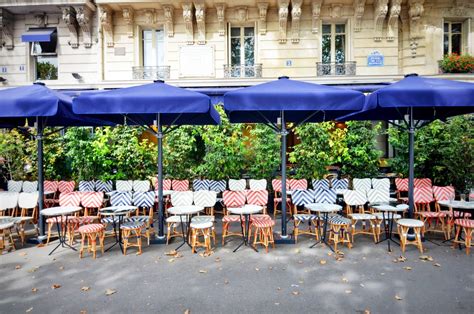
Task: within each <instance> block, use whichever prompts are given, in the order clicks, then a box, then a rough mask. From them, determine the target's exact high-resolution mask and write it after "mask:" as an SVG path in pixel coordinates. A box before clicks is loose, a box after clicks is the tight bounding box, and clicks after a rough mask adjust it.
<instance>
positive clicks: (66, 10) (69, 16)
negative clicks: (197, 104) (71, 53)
mask: <svg viewBox="0 0 474 314" xmlns="http://www.w3.org/2000/svg"><path fill="white" fill-rule="evenodd" d="M61 11H62V14H63V16H62V19H63V22H64V24H66V26H67V28H68V30H69V45H70V46H71V47H72V48H78V47H79V35H78V33H77V28H78V23H77V20H76V10H75V9H74V8H73V7H63V8H62V9H61Z"/></svg>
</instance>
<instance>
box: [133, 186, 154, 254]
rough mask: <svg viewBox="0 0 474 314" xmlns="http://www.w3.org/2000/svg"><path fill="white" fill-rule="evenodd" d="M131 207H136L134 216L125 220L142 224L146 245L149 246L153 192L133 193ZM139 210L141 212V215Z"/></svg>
mask: <svg viewBox="0 0 474 314" xmlns="http://www.w3.org/2000/svg"><path fill="white" fill-rule="evenodd" d="M133 205H134V206H137V212H136V215H135V216H132V217H130V218H128V219H127V220H128V221H133V222H143V223H144V224H145V237H146V238H147V242H148V245H150V239H151V232H152V230H153V228H152V227H151V226H152V224H153V209H154V206H155V191H148V192H134V193H133ZM140 210H142V214H141V215H140Z"/></svg>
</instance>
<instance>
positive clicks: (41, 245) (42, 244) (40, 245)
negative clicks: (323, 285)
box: [36, 243, 46, 247]
mask: <svg viewBox="0 0 474 314" xmlns="http://www.w3.org/2000/svg"><path fill="white" fill-rule="evenodd" d="M45 246H46V245H45V244H44V243H40V244H38V245H36V247H45Z"/></svg>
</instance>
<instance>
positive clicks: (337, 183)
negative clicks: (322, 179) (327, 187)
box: [331, 179, 349, 190]
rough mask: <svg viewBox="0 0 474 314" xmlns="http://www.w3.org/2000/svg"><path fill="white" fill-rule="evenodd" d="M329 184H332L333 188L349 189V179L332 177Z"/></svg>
mask: <svg viewBox="0 0 474 314" xmlns="http://www.w3.org/2000/svg"><path fill="white" fill-rule="evenodd" d="M331 184H332V188H333V189H334V190H347V189H349V180H348V179H332V180H331Z"/></svg>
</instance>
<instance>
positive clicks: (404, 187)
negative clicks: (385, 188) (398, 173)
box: [395, 178, 408, 192]
mask: <svg viewBox="0 0 474 314" xmlns="http://www.w3.org/2000/svg"><path fill="white" fill-rule="evenodd" d="M395 187H396V188H397V191H398V192H408V178H395Z"/></svg>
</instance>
